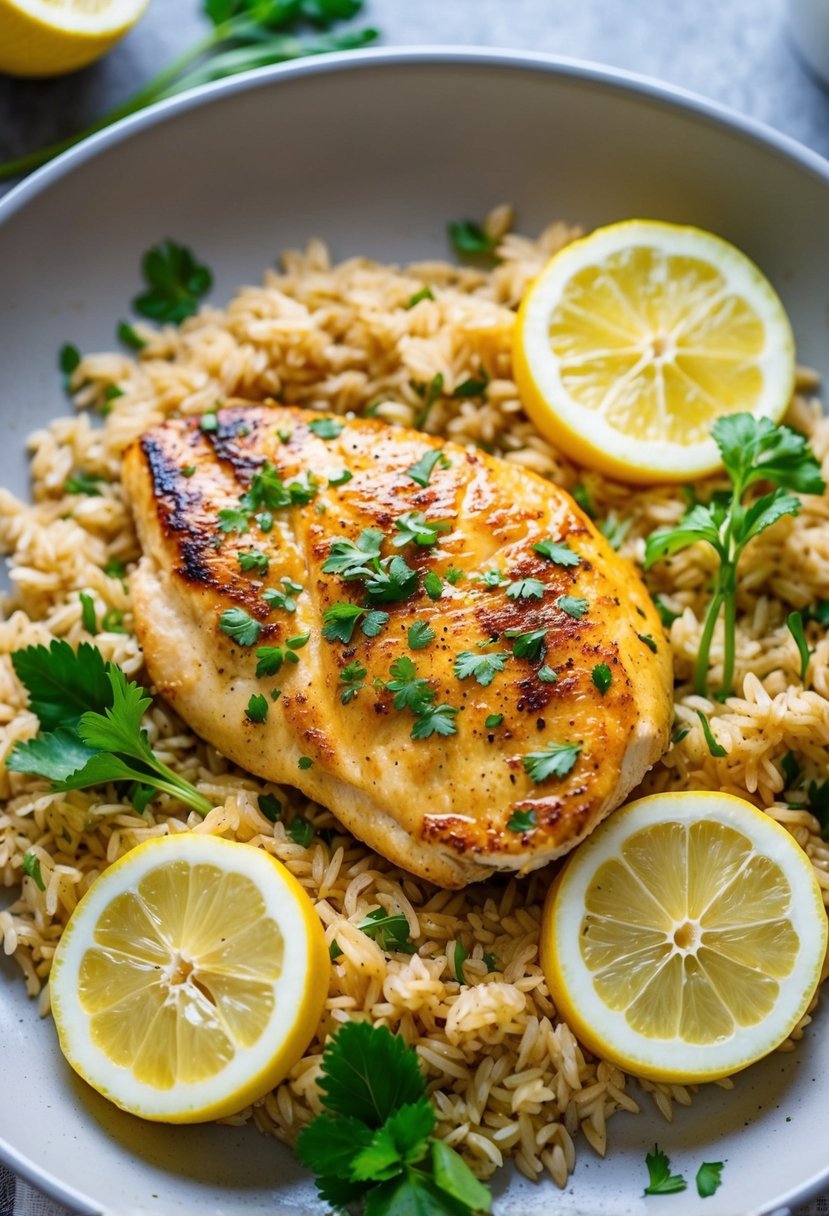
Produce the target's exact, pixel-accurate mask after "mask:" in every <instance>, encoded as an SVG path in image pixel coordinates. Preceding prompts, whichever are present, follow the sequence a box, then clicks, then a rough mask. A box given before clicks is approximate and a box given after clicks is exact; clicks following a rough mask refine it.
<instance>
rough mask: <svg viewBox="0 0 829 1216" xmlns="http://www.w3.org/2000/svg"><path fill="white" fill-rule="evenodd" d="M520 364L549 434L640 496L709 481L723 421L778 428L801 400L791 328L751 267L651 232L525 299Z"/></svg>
mask: <svg viewBox="0 0 829 1216" xmlns="http://www.w3.org/2000/svg"><path fill="white" fill-rule="evenodd" d="M513 354H514V373H515V379H516V383H517V385H518V390H519V393H520V396H521V400H522V402H523V405H524V407H525V409H526V411H527V413H528V414H529V416H530V418H531V419H532V420H533V422H534V423H535V424H536V426H537V427H538V429H539V430H540V431H541V433H542V434H543V435H545V436H546V437H547V438H548V439H549V440H550V441H551V442H552V443H554V444H555V445H556V446H557V447H559V448H561V450H562V451H564V452H566V453H567V454H569V455H570V456H571V457H573V459H575V460H577V461H579V462H580V463H582V464H585V465H588V466H590V467H593V468H596V469H599V470H601V471H602V472H604V473H607V474H608V475H609V476H611V477H618V478H620V479H621V480H623V481H631V482H654V481H670V480H689V479H692V478H695V477H699V476H703V475H705V474H708V473H711V472H713V471H714V470H715V469H717V468H718V467H719V465H720V463H721V461H720V455H719V452H718V450H717V446H716V444H715V443H714V440H713V439H712V438H711V426H712V424H713V423H714V422H715V421H716V420H717V418H719V417H721V416H723V415H725V414H733V413H739V412H742V411H746V412H749V413H752V414H754V415H755V416H757V417H767V418H771V419H772V420H773V421H775V422H777V421H779V420H780V418H782V416H783V414H784V412H785V410H786V408H787V406H788V404H789V401H790V400H791V396H792V392H793V389H794V372H795V362H794V339H793V337H792V330H791V326H790V324H789V321H788V318H787V316H786V313H785V310H784V309H783V305H782V304H781V302H780V300H779V299H778V297H777V295H776V294H775V292H774V290H773V288H772V287H771V285H770V284H769V282H768V281H767V279H766V278H764V276H763V275H762V274H761V272H760V271H759V270H758V269H757V267H756V266H755V265H754V263H753V262H751V261H750V260H749V259H748V258H747V257H746V256H745V254H743V253H741V252H740V251H739V250H738V249H735V248H734V246H733V245H730V244H729V243H728V242H727V241H724V240H722V239H721V238H720V237H718V236H714V235H713V233H710V232H703V231H702V230H700V229H699V228H687V227H680V226H678V225H675V224H666V223H661V222H658V221H655V220H630V221H627V222H625V223H620V224H611V225H610V226H608V227H606V228H599V229H597V230H596V231H595V232H593V233H591V234H590V235H589V236H587V237H585V238H584V239H583V240H580V241H575V242H574V243H573V244H571V245H567V246H565V247H564V248H563V249H562V250H560V252H559V253H557V254H556V255H555V257H554V258H552V260H551V261H550V262H549V263H548V265H547V266H546V268H545V269H544V270H542V272H541V274H540V275H539V276H538V278H537V279H536V280H535V281H534V283H533V284H532V286H531V287H530V289H529V291H528V293H527V295H526V296H525V298H524V301H523V303H522V305H521V308H520V310H519V314H518V322H517V325H516V329H515V343H514V352H513Z"/></svg>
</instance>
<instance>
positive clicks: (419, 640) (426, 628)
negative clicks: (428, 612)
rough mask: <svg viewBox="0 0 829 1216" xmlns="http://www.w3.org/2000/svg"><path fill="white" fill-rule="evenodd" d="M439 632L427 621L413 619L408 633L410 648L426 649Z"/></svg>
mask: <svg viewBox="0 0 829 1216" xmlns="http://www.w3.org/2000/svg"><path fill="white" fill-rule="evenodd" d="M436 637H437V634H436V633H435V631H434V629H433V628H432V626H431V625H430V624H429V623H428V622H427V621H413V622H412V624H411V625H410V626H409V628H408V631H407V633H406V638H407V640H408V643H409V649H410V650H425V649H426V647H427V646H428V645H429V643H430V642H434V640H435V638H436Z"/></svg>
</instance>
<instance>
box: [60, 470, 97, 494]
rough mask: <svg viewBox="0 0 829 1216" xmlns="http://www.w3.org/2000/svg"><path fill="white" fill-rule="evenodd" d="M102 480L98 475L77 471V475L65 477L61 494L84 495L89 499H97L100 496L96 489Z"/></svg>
mask: <svg viewBox="0 0 829 1216" xmlns="http://www.w3.org/2000/svg"><path fill="white" fill-rule="evenodd" d="M103 480H104V479H103V477H102V476H101V474H100V473H85V472H84V471H83V469H79V470H78V472H77V473H73V474H72V476H71V477H67V479H66V481H65V482H64V483H63V492H64V494H86V495H87V496H88V497H90V498H98V497H100V494H101V491H100V489H99V488H98V487H99V486H100V484H101V482H102V481H103Z"/></svg>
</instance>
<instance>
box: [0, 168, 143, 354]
mask: <svg viewBox="0 0 829 1216" xmlns="http://www.w3.org/2000/svg"><path fill="white" fill-rule="evenodd" d="M2 175H3V169H2V166H0V179H2ZM115 334H116V337H117V338H118V341H119V342H121V343H123V345H124V346H126V347H128V348H129V350H134V351H136V353H137V352H138V351H142V350H143V349H144V347H145V346H146V345H147V343H146V341H145V340H144V339H143V338H142V337H141V335H140V334H138V333H136V332H135V330H134V329H133V327H132V326H131V325H130V324H129V323H128V322H127V321H119V322H118V327H117V329H116V330H115Z"/></svg>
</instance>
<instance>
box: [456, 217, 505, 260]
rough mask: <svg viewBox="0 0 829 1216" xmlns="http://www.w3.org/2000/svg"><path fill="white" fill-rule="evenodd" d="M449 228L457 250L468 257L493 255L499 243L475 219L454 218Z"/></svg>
mask: <svg viewBox="0 0 829 1216" xmlns="http://www.w3.org/2000/svg"><path fill="white" fill-rule="evenodd" d="M448 228H449V239H450V240H451V242H452V244H453V246H454V248H455V252H456V253H459V254H462V255H466V256H467V257H480V256H482V255H483V256H486V255H491V254H493V253H494V252H495V249H496V247H497V245H498V241H497V240H496V238H495V237H493V236H489V235H488V234H487V233H486V232H484V230H483V228H482V227H481V225H480V224H479V223H477V222H476V221H475V220H453V221H452V222H451V223H450V224H449V225H448Z"/></svg>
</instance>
